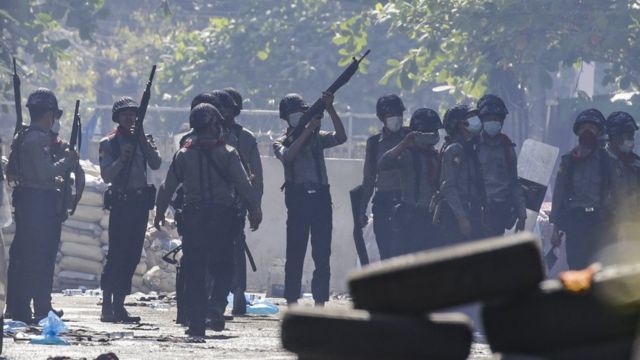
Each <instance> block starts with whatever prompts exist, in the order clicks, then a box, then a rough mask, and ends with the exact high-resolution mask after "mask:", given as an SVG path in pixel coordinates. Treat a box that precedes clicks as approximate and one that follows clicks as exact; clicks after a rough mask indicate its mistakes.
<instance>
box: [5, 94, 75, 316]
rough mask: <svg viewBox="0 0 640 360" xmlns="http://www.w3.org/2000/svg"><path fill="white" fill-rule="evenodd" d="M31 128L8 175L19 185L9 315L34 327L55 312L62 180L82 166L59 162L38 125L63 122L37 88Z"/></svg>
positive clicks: (16, 145) (19, 140) (50, 97)
mask: <svg viewBox="0 0 640 360" xmlns="http://www.w3.org/2000/svg"><path fill="white" fill-rule="evenodd" d="M27 107H28V108H29V112H30V114H31V121H32V123H31V125H30V126H29V127H28V128H26V129H25V130H23V131H21V132H20V133H18V135H17V136H16V138H15V139H14V142H13V144H12V146H11V148H12V150H11V152H12V154H10V156H9V164H8V166H7V169H8V175H9V176H10V178H12V179H14V180H16V184H17V186H16V187H15V188H14V190H13V204H14V207H15V213H14V218H15V222H16V234H15V239H14V242H13V243H12V244H11V248H10V250H9V258H10V262H9V271H8V274H9V289H8V292H9V294H8V296H9V298H10V299H11V300H10V311H11V312H12V313H13V314H12V315H13V319H14V320H20V321H24V322H28V323H30V322H32V321H33V319H32V316H31V314H32V312H31V307H30V303H31V300H33V307H34V313H35V320H40V319H42V318H44V317H46V316H47V314H48V313H49V311H50V310H52V309H51V288H52V282H53V271H54V266H55V260H56V254H57V252H58V246H59V244H60V231H61V220H62V218H63V217H64V215H63V208H62V199H61V194H60V191H59V181H60V178H61V177H62V176H63V175H64V174H65V172H66V171H67V170H71V169H72V168H75V167H76V166H77V164H78V163H77V160H71V158H69V156H67V157H65V158H63V159H61V160H58V161H54V160H53V154H52V143H51V134H50V131H49V127H50V126H49V127H47V126H45V125H42V124H41V122H39V120H40V118H41V117H42V116H43V114H42V113H43V112H46V111H53V112H54V117H57V118H59V117H60V115H61V114H62V111H61V110H59V109H58V102H57V99H56V98H55V95H54V94H53V93H52V92H51V91H50V90H47V89H38V90H36V91H34V92H33V93H31V94H30V95H29V99H28V101H27Z"/></svg>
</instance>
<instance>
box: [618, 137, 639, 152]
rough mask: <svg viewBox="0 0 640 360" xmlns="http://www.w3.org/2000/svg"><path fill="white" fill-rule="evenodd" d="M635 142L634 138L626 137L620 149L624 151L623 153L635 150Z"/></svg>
mask: <svg viewBox="0 0 640 360" xmlns="http://www.w3.org/2000/svg"><path fill="white" fill-rule="evenodd" d="M635 144H636V143H635V141H634V140H626V139H625V140H624V141H623V142H622V144H621V145H620V151H622V152H623V153H629V152H631V151H632V150H633V147H634V146H635Z"/></svg>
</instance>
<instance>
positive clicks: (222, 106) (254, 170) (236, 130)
mask: <svg viewBox="0 0 640 360" xmlns="http://www.w3.org/2000/svg"><path fill="white" fill-rule="evenodd" d="M211 95H212V96H213V103H212V105H214V106H215V107H216V108H217V109H218V110H220V111H221V112H223V114H222V115H223V117H225V121H224V123H223V126H224V135H223V140H224V141H225V142H226V143H227V144H229V145H231V146H233V147H234V148H235V149H236V150H237V151H238V154H239V155H240V160H241V161H242V165H243V167H244V169H245V171H246V172H247V174H248V175H249V179H250V180H251V184H252V185H253V188H254V190H255V192H256V196H258V202H259V203H260V202H261V200H262V194H263V192H264V182H263V177H262V161H261V160H260V152H259V151H258V143H257V141H256V137H255V136H254V135H253V133H252V132H251V131H249V130H247V129H245V128H244V127H242V125H240V124H238V123H236V122H235V117H236V116H238V115H239V114H240V111H241V110H242V97H241V96H240V94H239V93H238V92H237V91H236V90H234V89H231V88H228V89H225V90H224V91H220V90H215V91H213V92H211ZM226 117H229V118H233V119H234V120H232V121H231V120H227V119H226ZM236 208H237V210H238V214H237V215H238V216H237V217H236V220H235V221H234V223H233V226H232V228H233V231H232V237H233V242H234V251H233V257H234V269H233V281H232V283H231V288H230V289H229V291H231V292H233V294H234V302H233V311H232V314H233V315H244V314H245V313H246V301H245V295H244V292H245V290H246V288H247V260H246V256H245V241H246V236H245V234H244V228H245V224H246V217H247V209H246V206H245V205H244V203H243V202H242V201H237V203H236ZM220 301H226V295H225V297H224V299H220ZM215 302H216V300H215V299H213V297H212V298H211V307H210V308H215V306H214V304H215Z"/></svg>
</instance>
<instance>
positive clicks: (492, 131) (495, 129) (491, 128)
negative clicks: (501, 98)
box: [483, 121, 502, 137]
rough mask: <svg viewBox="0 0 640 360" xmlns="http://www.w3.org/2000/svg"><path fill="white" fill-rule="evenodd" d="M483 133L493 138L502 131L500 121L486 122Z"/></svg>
mask: <svg viewBox="0 0 640 360" xmlns="http://www.w3.org/2000/svg"><path fill="white" fill-rule="evenodd" d="M483 128H484V132H485V133H486V134H487V135H489V136H491V137H493V136H496V135H498V134H499V133H500V130H502V123H501V122H500V121H487V122H485V123H484V125H483Z"/></svg>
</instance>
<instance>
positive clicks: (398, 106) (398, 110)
mask: <svg viewBox="0 0 640 360" xmlns="http://www.w3.org/2000/svg"><path fill="white" fill-rule="evenodd" d="M405 110H406V109H405V107H404V104H403V103H402V99H400V97H399V96H398V95H396V94H391V95H383V96H381V97H380V98H378V102H377V103H376V115H377V116H378V118H379V119H382V116H383V115H386V114H402V113H403V112H404V111H405Z"/></svg>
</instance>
